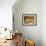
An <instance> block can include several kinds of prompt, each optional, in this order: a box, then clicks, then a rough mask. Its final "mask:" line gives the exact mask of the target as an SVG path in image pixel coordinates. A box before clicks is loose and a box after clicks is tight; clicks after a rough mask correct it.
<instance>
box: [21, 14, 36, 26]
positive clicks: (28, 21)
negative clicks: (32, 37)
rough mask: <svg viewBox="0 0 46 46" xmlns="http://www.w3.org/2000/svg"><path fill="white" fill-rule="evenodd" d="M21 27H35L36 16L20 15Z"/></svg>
mask: <svg viewBox="0 0 46 46" xmlns="http://www.w3.org/2000/svg"><path fill="white" fill-rule="evenodd" d="M22 25H23V26H36V25H37V14H22Z"/></svg>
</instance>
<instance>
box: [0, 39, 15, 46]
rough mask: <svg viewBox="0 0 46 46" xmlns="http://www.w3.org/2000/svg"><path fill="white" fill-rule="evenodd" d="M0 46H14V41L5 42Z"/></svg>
mask: <svg viewBox="0 0 46 46" xmlns="http://www.w3.org/2000/svg"><path fill="white" fill-rule="evenodd" d="M0 46H16V44H15V39H13V40H6V42H4V43H2V45H0Z"/></svg>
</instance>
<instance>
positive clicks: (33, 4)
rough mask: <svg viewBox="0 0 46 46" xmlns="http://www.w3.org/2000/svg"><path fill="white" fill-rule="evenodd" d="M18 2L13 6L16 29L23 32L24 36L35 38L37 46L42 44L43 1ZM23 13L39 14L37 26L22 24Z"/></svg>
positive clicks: (22, 0) (25, 0)
mask: <svg viewBox="0 0 46 46" xmlns="http://www.w3.org/2000/svg"><path fill="white" fill-rule="evenodd" d="M18 2H19V3H18ZM18 2H16V3H15V5H14V6H13V13H14V19H15V22H14V24H15V30H18V32H22V33H23V37H24V38H27V39H31V40H34V41H35V43H36V46H41V25H40V24H41V1H40V0H20V1H19V0H18ZM22 14H37V26H22Z"/></svg>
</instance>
